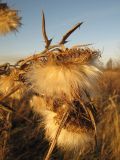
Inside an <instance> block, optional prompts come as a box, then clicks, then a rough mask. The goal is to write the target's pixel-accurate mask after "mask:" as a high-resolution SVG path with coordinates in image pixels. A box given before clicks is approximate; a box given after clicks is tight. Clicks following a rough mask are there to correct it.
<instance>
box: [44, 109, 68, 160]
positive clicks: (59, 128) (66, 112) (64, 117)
mask: <svg viewBox="0 0 120 160" xmlns="http://www.w3.org/2000/svg"><path fill="white" fill-rule="evenodd" d="M68 115H69V111H68V109H66V111H65V112H64V114H63V117H62V120H61V122H60V124H59V127H58V129H57V132H56V134H55V137H54V139H53V141H52V143H51V145H50V148H49V150H48V153H47V155H46V157H45V160H49V159H50V155H51V154H52V151H53V149H54V147H55V145H56V142H57V139H58V137H59V135H60V132H61V130H62V128H63V126H64V124H65V122H66V120H67V118H68Z"/></svg>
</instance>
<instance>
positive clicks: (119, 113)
mask: <svg viewBox="0 0 120 160" xmlns="http://www.w3.org/2000/svg"><path fill="white" fill-rule="evenodd" d="M102 70H103V75H102V77H101V79H100V80H99V87H100V89H99V94H98V95H97V96H96V97H95V98H94V99H93V102H94V105H95V106H96V109H97V110H98V123H97V145H96V147H95V148H94V149H93V150H92V151H91V152H90V153H87V154H85V155H83V156H82V157H81V160H119V159H120V158H119V157H120V65H119V64H115V65H113V62H112V60H109V61H108V62H107V64H106V66H105V67H103V68H102ZM16 96H17V95H16ZM6 104H7V105H6ZM40 121H41V118H40V117H39V116H38V115H37V114H35V113H33V111H32V109H31V108H30V102H29V100H28V99H27V98H25V97H24V98H23V99H22V100H21V101H18V100H17V98H16V99H12V100H11V98H8V99H7V100H5V102H4V103H3V104H0V160H43V159H44V155H45V154H46V151H47V150H48V147H49V144H48V142H47V141H46V140H45V139H44V129H43V128H42V126H41V125H40ZM60 159H61V160H62V155H61V153H60V151H59V149H57V148H55V149H54V152H53V154H52V158H51V160H60Z"/></svg>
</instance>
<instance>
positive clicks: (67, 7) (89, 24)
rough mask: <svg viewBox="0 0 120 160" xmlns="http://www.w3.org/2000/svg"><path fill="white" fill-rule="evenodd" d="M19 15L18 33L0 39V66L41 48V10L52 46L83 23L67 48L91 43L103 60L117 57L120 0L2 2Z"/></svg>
mask: <svg viewBox="0 0 120 160" xmlns="http://www.w3.org/2000/svg"><path fill="white" fill-rule="evenodd" d="M2 1H3V2H7V3H8V4H9V6H11V7H12V8H15V9H18V10H19V14H20V15H21V16H22V23H23V25H22V27H21V28H20V29H19V32H18V33H16V34H14V33H10V34H8V35H6V36H3V37H2V36H1V37H0V63H1V62H5V61H16V60H19V59H20V58H23V57H26V56H28V55H32V54H34V53H36V52H39V51H41V50H42V49H43V48H44V42H43V38H42V34H41V11H42V10H44V12H45V16H46V28H47V34H48V36H49V37H53V38H54V39H53V43H57V42H58V41H59V40H60V39H61V37H62V35H63V34H64V33H65V32H66V31H67V30H69V29H70V28H71V27H72V26H73V25H74V24H76V23H78V22H81V21H83V22H84V24H83V25H82V26H81V28H80V30H79V29H78V30H77V31H75V32H74V33H73V34H72V35H71V36H70V37H69V43H68V44H67V46H68V47H69V46H72V45H74V44H86V43H93V44H94V45H93V47H94V48H96V49H100V50H101V51H102V57H103V59H104V61H106V60H107V59H109V58H111V57H113V58H115V59H118V58H119V57H120V0H2Z"/></svg>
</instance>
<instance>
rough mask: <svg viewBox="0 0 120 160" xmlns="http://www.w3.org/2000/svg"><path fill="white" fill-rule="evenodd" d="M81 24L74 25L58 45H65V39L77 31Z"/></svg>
mask: <svg viewBox="0 0 120 160" xmlns="http://www.w3.org/2000/svg"><path fill="white" fill-rule="evenodd" d="M82 24H83V22H81V23H78V24H76V25H75V26H74V27H73V28H72V29H70V30H69V31H68V32H67V33H66V34H65V35H64V36H63V38H62V40H61V41H60V42H59V44H60V45H61V44H65V43H66V42H67V41H66V39H67V38H68V37H69V36H70V35H71V34H72V33H73V32H74V31H75V30H76V29H77V28H79V27H80V26H81V25H82Z"/></svg>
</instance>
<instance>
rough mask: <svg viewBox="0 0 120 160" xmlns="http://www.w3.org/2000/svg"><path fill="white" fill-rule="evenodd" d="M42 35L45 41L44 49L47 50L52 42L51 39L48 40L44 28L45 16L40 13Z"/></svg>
mask: <svg viewBox="0 0 120 160" xmlns="http://www.w3.org/2000/svg"><path fill="white" fill-rule="evenodd" d="M42 34H43V38H44V40H45V43H46V46H45V48H48V47H49V46H50V43H51V41H52V39H50V40H49V39H48V36H47V33H46V28H45V15H44V12H43V11H42Z"/></svg>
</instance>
